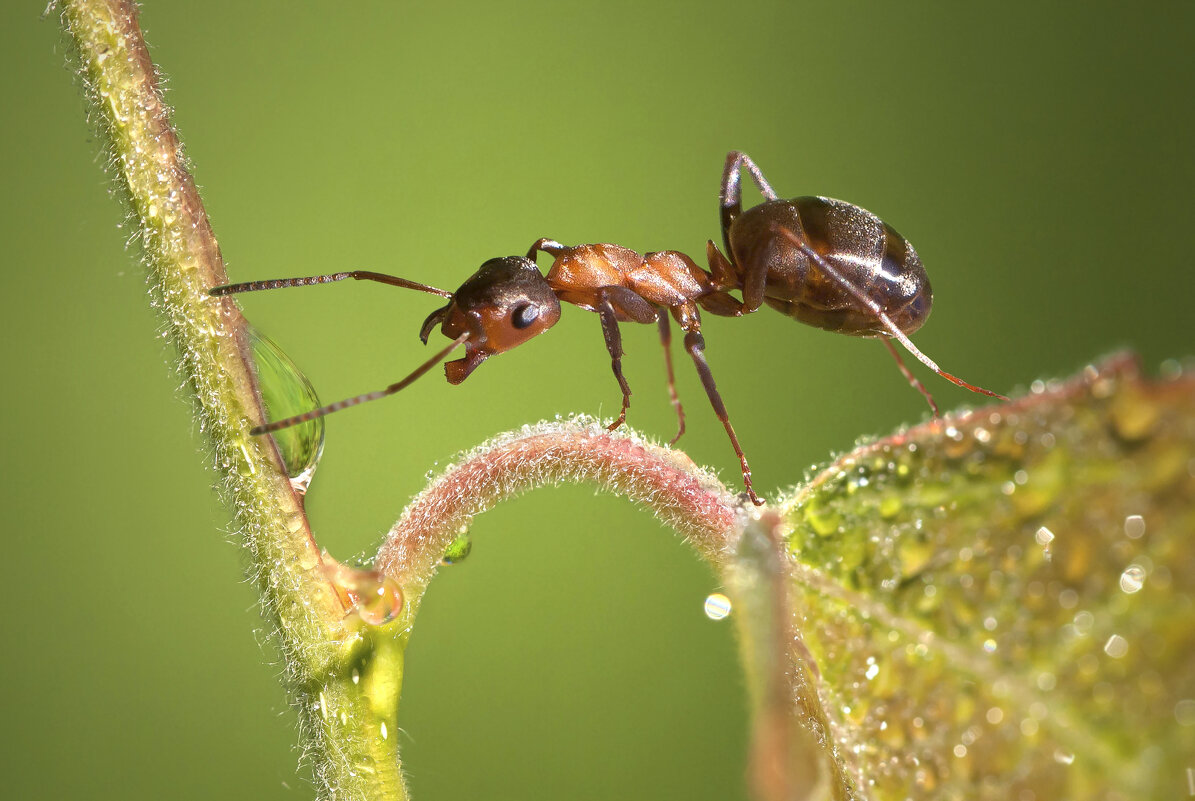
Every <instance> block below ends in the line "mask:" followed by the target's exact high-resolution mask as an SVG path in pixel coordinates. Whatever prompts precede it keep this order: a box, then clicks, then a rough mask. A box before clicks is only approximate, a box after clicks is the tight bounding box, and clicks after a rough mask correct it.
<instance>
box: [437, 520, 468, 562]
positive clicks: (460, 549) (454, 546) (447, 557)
mask: <svg viewBox="0 0 1195 801" xmlns="http://www.w3.org/2000/svg"><path fill="white" fill-rule="evenodd" d="M472 522H473V519H472V518H469V519H468V520H466V521H465V522H464V523H463V524H461V527H460V528H459V529H457V532H456V539H454V540H453V541H452V542H451V543H449V545H448V547H447V548H445V549H444V554H443V556H441V557H440V564H442V565H458V564H460V563H461V562H463V561H465V557H467V556H468V555H469V554H470V553H471V552H472V551H473V537H472V535H471V534H469V525H470V524H471V523H472Z"/></svg>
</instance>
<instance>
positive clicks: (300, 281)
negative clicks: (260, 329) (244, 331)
mask: <svg viewBox="0 0 1195 801" xmlns="http://www.w3.org/2000/svg"><path fill="white" fill-rule="evenodd" d="M347 278H355V279H356V280H358V281H377V282H378V283H379V284H389V285H390V286H397V287H402V288H403V289H415V290H418V291H420V292H427V293H428V294H430V295H439V296H440V297H442V298H448V299H449V300H451V299H452V293H451V292H445V291H444V290H443V289H436V288H435V287H434V286H428V285H427V284H421V283H419V282H418V281H408V280H407V279H405V278H399V277H398V276H396V275H386V274H385V273H375V272H370V271H369V270H351V271H349V272H345V273H332V274H331V275H312V276H309V277H307V278H277V279H274V280H272V281H246V282H245V283H243V284H224V285H223V286H217V287H213V288H211V289H209V290H208V294H209V295H211V296H212V297H217V298H219V297H224V296H225V295H235V294H237V293H238V292H258V291H261V290H263V289H283V288H284V287H288V286H315V285H316V284H331V283H333V282H334V281H344V280H345V279H347Z"/></svg>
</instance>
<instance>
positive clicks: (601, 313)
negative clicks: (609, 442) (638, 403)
mask: <svg viewBox="0 0 1195 801" xmlns="http://www.w3.org/2000/svg"><path fill="white" fill-rule="evenodd" d="M595 294H596V298H595V300H596V302H595V303H594V304H593V308H594V311H596V312H597V313H598V317H599V318H600V319H601V321H602V336H604V337H605V339H606V350H608V351H610V368H611V369H612V370H613V371H614V377H615V378H617V379H618V386H619V388H620V389H621V390H622V409H621V411H620V412H619V414H618V419H617V420H615V421H614V423H613V424H611V425H610V426H608V428H609V430H610V431H613V430H614V429H616V428H618V427H619V426H620V425H622V424H623V423H624V422H626V419H627V408H628V407H630V405H631V388H630V386H629V385H628V384H627V380H626V378H625V377H624V376H623V374H622V334H621V333H620V332H619V330H618V321H619V320H620V319H622V320H627V321H631V322H636V323H651V322H655V321H656V319H657V316H656V309H655V307H653V306H652V305H651V304H650V303H648V302H647V301H646V300H644V299H643V298H642V297H641V296H639V295H637V294H635V293H634V292H633V291H631V290H629V289H627V288H626V287H620V286H607V287H602V288H601V289H599V290H597V292H596V293H595Z"/></svg>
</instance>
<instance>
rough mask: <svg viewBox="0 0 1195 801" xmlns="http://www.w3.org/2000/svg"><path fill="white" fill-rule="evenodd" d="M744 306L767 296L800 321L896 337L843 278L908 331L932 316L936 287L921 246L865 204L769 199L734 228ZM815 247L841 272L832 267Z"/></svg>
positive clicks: (769, 301)
mask: <svg viewBox="0 0 1195 801" xmlns="http://www.w3.org/2000/svg"><path fill="white" fill-rule="evenodd" d="M728 239H729V246H730V249H731V252H732V256H731V259H732V261H733V263H734V265H735V269H736V271H737V273H738V275H739V280H740V281H741V282H742V285H743V310H744V312H750V311H754V310H755V309H757V308H759V306H760V304H761V303H767V304H768V305H769V306H771V307H772V308H774V309H776V310H777V311H779V312H781V313H783V314H786V315H788V316H789V317H792V318H794V319H796V320H799V321H800V322H803V323H806V324H807V325H812V326H815V327H817V328H822V329H825V330H827V331H836V332H838V333H842V334H850V335H852V336H862V337H872V336H890V335H891V332H890V331H889V329H887V328H886V327H885V326H884V324H883V322H882V321H881V320H880V319H879V318H877V316H876V314H875V311H874V310H872V309H869V308H867V307H866V306H863V305H861V304H860V303H859V301H858V298H857V295H856V294H853V293H852V292H850V291H848V289H847V288H846V287H845V286H844V284H843V281H842V280H841V279H846V280H847V281H849V282H851V283H852V284H853V285H854V286H855V287H856V288H857V289H858V290H860V291H862V292H863V293H864V294H866V295H867V296H868V297H870V298H872V299H874V300H875V301H876V302H877V303H879V305H880V307H881V309H882V310H883V311H884V313H885V314H887V315H888V317H889V318H890V319H891V320H892V322H893V323H895V324H896V326H897V327H898V328H899V329H900V330H901V331H903V332H904V333H906V334H911V333H913V332H914V331H916V330H917V329H918V328H920V327H921V325H922V324H923V323H924V322H925V320H926V318H927V317H929V312H930V307H931V305H932V302H933V294H932V290H931V289H930V285H929V279H928V278H927V277H926V274H925V268H924V267H922V265H921V260H920V259H919V258H918V257H917V252H916V251H915V250H914V249H913V246H912V245H910V244H909V242H908V240H906V239H905V238H904V237H903V236H901V235H900V234H899V233H897V232H896V231H895V230H894V229H893V228H892V226H890V225H888V224H887V223H885V222H884V221H883V220H881V219H880V218H879V217H877V216H875V215H874V214H872V213H871V212H869V211H867V210H866V209H863V208H860V207H859V206H856V205H853V204H851V203H846V202H844V201H841V200H833V199H831V198H826V197H798V198H793V199H792V200H769V201H767V202H764V203H762V204H760V205H758V206H755V207H753V208H750V209H747V210H746V211H744V212H742V213H741V214H739V215H738V216H737V217H736V218H735V219H734V222H733V223H732V224H731V226H730V229H729V232H728ZM809 249H812V250H813V251H815V252H816V254H817V255H818V256H820V257H821V258H822V259H823V260H824V262H825V263H828V264H829V265H830V266H831V268H832V269H833V270H836V271H837V272H838V273H839V276H840V277H839V278H836V277H834V276H831V275H829V274H828V273H827V271H826V270H825V269H823V267H822V266H821V265H819V264H818V261H817V260H816V259H815V258H813V257H812V256H811V254H810V253H809V252H808V250H809Z"/></svg>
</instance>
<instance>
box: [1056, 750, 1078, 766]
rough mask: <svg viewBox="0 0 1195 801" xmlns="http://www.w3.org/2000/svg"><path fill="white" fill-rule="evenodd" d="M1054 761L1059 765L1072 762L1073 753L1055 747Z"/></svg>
mask: <svg viewBox="0 0 1195 801" xmlns="http://www.w3.org/2000/svg"><path fill="white" fill-rule="evenodd" d="M1054 761H1055V762H1057V763H1058V764H1059V765H1070V764H1073V763H1074V761H1075V755H1074V754H1072V753H1069V752H1067V751H1063V750H1062V749H1055V751H1054Z"/></svg>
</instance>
